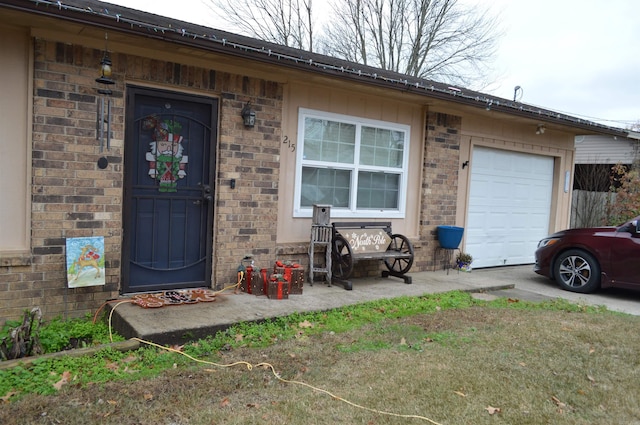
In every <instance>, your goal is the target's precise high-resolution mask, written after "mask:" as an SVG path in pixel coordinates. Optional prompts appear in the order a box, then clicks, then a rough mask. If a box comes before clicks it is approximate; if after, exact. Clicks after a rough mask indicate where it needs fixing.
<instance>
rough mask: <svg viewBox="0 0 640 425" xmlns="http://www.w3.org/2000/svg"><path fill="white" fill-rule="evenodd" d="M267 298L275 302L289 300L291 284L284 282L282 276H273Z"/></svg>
mask: <svg viewBox="0 0 640 425" xmlns="http://www.w3.org/2000/svg"><path fill="white" fill-rule="evenodd" d="M267 297H269V298H270V299H274V300H283V299H287V298H289V282H287V281H286V280H284V277H283V276H282V275H281V274H273V275H271V279H270V280H269V285H268V291H267Z"/></svg>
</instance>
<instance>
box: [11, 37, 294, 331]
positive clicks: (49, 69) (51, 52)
mask: <svg viewBox="0 0 640 425" xmlns="http://www.w3.org/2000/svg"><path fill="white" fill-rule="evenodd" d="M34 52H35V61H34V68H35V69H34V93H33V140H32V144H33V159H32V178H33V181H32V223H31V228H32V243H31V246H32V256H31V259H30V261H14V262H10V261H6V262H3V264H2V265H1V266H0V311H1V312H2V313H1V315H0V325H2V324H3V323H4V322H5V321H6V320H9V319H18V318H19V317H21V315H22V312H23V311H24V310H25V309H28V308H31V307H34V306H39V307H41V308H42V309H43V313H44V314H45V318H46V319H51V318H53V317H56V316H65V317H78V316H82V315H84V314H87V313H93V312H95V311H96V309H97V308H98V307H99V306H100V305H101V304H102V303H103V302H105V301H106V300H109V299H113V298H116V297H118V295H119V289H120V265H121V239H122V201H123V188H122V185H123V171H124V170H123V151H124V149H123V148H124V90H125V78H126V79H127V80H132V81H145V82H150V83H154V82H157V83H161V84H162V87H175V89H176V90H180V89H181V88H189V89H191V90H193V89H197V90H198V92H200V93H202V94H208V95H211V96H216V97H219V98H220V99H221V103H220V104H221V110H220V120H221V121H220V123H219V129H220V137H219V139H220V143H219V156H218V167H219V175H218V181H217V185H216V188H217V193H216V195H217V199H218V202H217V205H216V208H215V210H214V213H215V215H216V216H215V227H216V230H217V235H216V236H215V237H214V257H215V258H214V267H215V273H214V277H213V280H214V283H215V282H222V283H226V282H231V281H233V280H235V270H236V267H237V265H238V264H239V261H240V259H241V258H242V256H243V255H244V254H245V253H247V252H251V253H253V254H255V255H258V256H260V255H262V256H265V257H269V258H275V231H276V226H275V223H276V214H277V208H276V204H277V200H278V197H277V190H278V186H277V181H278V169H279V162H278V160H279V153H280V121H281V109H282V88H281V86H279V85H278V84H275V83H270V82H266V81H263V80H260V79H252V78H247V77H242V76H237V75H231V74H226V73H220V72H215V71H213V70H210V69H204V68H198V67H193V66H188V65H184V64H177V63H172V62H164V61H161V60H151V59H143V58H139V57H134V56H128V55H124V54H117V53H116V54H112V55H111V59H112V61H113V78H114V79H115V80H116V84H115V85H114V86H112V87H110V88H111V89H112V90H113V95H112V96H110V98H111V101H112V102H113V106H112V124H111V149H110V150H109V151H106V150H105V151H104V152H102V153H101V152H100V150H99V142H98V141H97V140H96V114H97V104H98V101H99V98H100V95H99V94H97V91H96V89H97V88H98V87H97V83H96V82H95V78H96V77H97V68H98V66H99V63H100V59H101V58H102V51H100V50H95V49H89V48H84V47H82V46H77V45H69V44H63V43H56V42H51V41H47V40H40V39H39V40H34ZM247 101H251V103H252V105H253V107H254V109H255V110H256V113H257V123H256V126H255V127H254V128H253V129H245V128H244V126H243V125H242V120H241V117H240V111H241V109H242V107H243V106H244V104H245V103H246V102H247ZM102 156H105V157H107V159H108V161H109V165H108V167H107V168H106V169H104V170H103V169H100V168H99V167H98V166H97V161H98V159H99V158H100V157H102ZM231 178H235V179H236V181H237V186H236V189H230V187H229V179H231ZM86 236H103V237H104V239H105V268H106V273H105V279H106V285H105V286H94V287H85V288H67V283H66V266H65V238H68V237H86ZM233 283H235V282H233Z"/></svg>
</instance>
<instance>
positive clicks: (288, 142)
mask: <svg viewBox="0 0 640 425" xmlns="http://www.w3.org/2000/svg"><path fill="white" fill-rule="evenodd" d="M282 144H283V145H287V147H288V148H289V149H291V152H295V151H296V144H295V143H293V142H292V141H291V140H290V139H289V136H284V139H283V140H282Z"/></svg>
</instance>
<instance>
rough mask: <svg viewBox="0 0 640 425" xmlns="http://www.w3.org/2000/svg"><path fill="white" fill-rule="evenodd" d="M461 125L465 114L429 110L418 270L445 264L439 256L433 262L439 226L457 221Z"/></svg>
mask: <svg viewBox="0 0 640 425" xmlns="http://www.w3.org/2000/svg"><path fill="white" fill-rule="evenodd" d="M461 125H462V118H461V117H458V116H454V115H447V114H443V113H439V112H429V113H428V114H427V128H426V132H425V141H424V143H425V156H424V162H423V176H424V177H423V180H422V202H421V204H422V210H421V211H420V242H419V246H418V247H416V248H417V249H416V251H419V252H420V255H419V256H418V255H416V258H415V262H414V267H415V270H422V271H426V270H433V268H434V267H442V264H443V263H442V258H441V257H440V256H438V258H436V259H435V263H434V253H435V251H436V248H437V247H438V246H439V243H438V238H437V226H440V225H455V223H456V213H457V211H456V205H457V196H458V171H459V169H460V129H461ZM418 248H419V249H418ZM412 270H413V269H412Z"/></svg>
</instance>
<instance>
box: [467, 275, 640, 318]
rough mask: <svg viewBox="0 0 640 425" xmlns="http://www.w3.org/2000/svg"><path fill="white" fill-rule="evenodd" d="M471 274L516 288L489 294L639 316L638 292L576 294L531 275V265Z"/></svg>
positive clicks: (609, 291) (617, 291) (612, 291)
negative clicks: (562, 301) (551, 300)
mask: <svg viewBox="0 0 640 425" xmlns="http://www.w3.org/2000/svg"><path fill="white" fill-rule="evenodd" d="M472 273H476V274H478V275H483V274H486V275H487V276H489V275H492V276H494V278H495V279H496V280H498V279H499V280H504V281H505V282H506V281H510V282H511V283H513V284H514V285H515V287H514V288H513V289H505V290H501V291H492V292H490V293H491V294H493V295H497V296H508V297H511V298H518V299H523V300H532V301H536V300H540V299H542V298H543V297H547V298H562V299H565V300H568V301H571V302H573V303H580V304H586V305H596V306H598V305H603V306H605V307H607V309H609V310H611V311H617V312H621V313H627V314H633V315H635V316H640V291H630V290H626V289H618V288H608V289H601V290H600V291H597V292H595V293H592V294H577V293H575V292H569V291H565V290H563V289H560V287H559V286H558V285H557V284H556V283H555V282H554V281H552V280H550V279H547V278H546V277H544V276H540V275H538V274H536V273H534V271H533V266H532V265H527V266H512V267H500V268H490V269H477V270H473V272H472Z"/></svg>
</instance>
